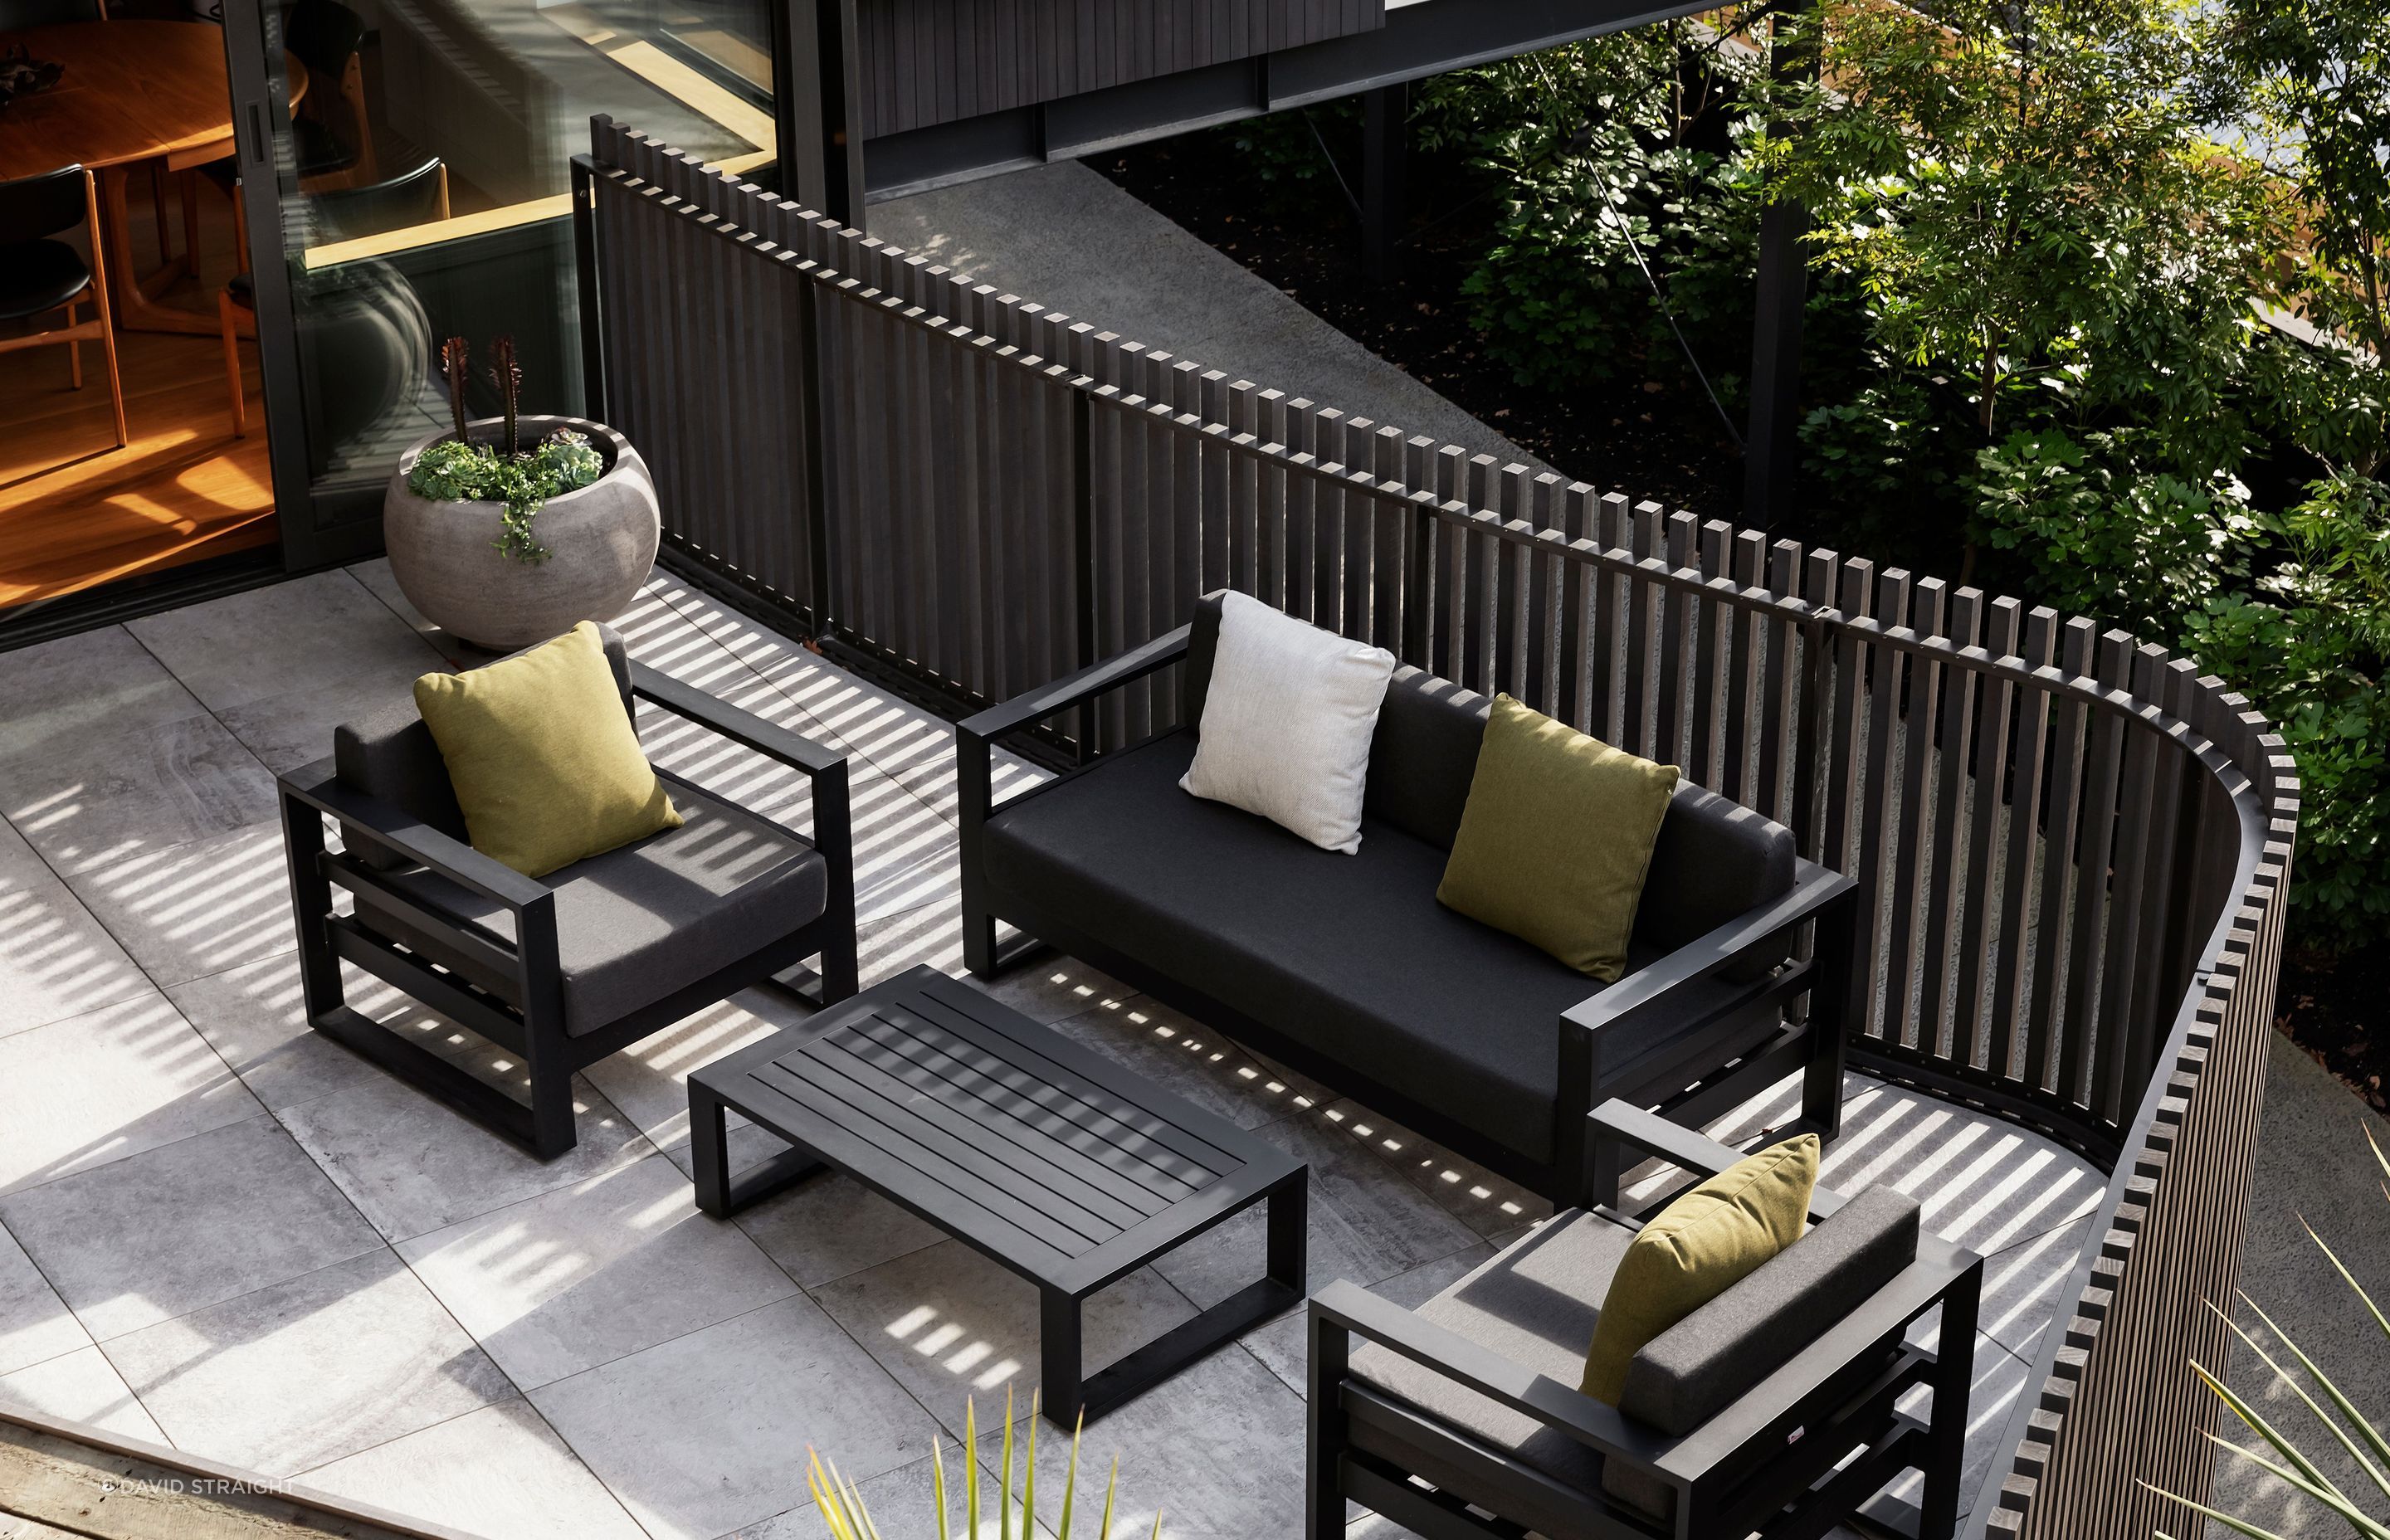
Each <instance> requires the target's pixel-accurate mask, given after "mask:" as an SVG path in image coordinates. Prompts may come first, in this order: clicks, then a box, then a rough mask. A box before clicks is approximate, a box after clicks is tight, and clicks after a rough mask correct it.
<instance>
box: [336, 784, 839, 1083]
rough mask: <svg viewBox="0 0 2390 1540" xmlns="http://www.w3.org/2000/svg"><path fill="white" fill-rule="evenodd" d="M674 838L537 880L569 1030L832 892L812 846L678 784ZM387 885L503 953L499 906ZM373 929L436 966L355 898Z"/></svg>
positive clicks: (365, 899)
mask: <svg viewBox="0 0 2390 1540" xmlns="http://www.w3.org/2000/svg"><path fill="white" fill-rule="evenodd" d="M671 784H672V795H673V802H674V805H675V806H676V807H678V808H679V809H680V811H681V815H682V816H683V818H684V819H686V822H684V823H683V824H682V825H681V827H680V828H675V829H666V830H665V831H664V832H662V833H661V834H657V835H653V836H650V837H649V838H648V839H645V840H642V841H638V842H636V844H630V845H625V846H623V848H622V849H620V850H611V851H608V852H607V853H604V854H603V855H595V856H592V857H590V858H589V859H588V860H586V861H578V862H575V863H574V864H573V865H572V866H567V867H565V868H563V869H562V870H561V871H557V872H551V873H549V874H548V875H547V876H546V877H545V878H541V879H538V880H539V881H541V882H543V883H545V884H546V886H547V887H549V888H552V889H554V890H555V892H556V933H557V956H558V961H559V966H560V968H561V970H562V973H563V982H564V1023H565V1031H566V1032H567V1033H572V1034H574V1035H576V1036H577V1035H579V1034H581V1033H586V1032H590V1031H594V1030H595V1029H597V1028H598V1027H601V1026H604V1025H606V1024H607V1023H609V1022H610V1021H614V1020H620V1019H621V1018H622V1017H623V1016H624V1015H626V1014H628V1013H629V1012H631V1011H634V1010H636V1009H638V1008H639V1007H642V1006H646V1005H650V1004H652V1003H654V1002H655V1001H657V1000H660V999H662V998H663V997H664V996H665V995H670V994H672V993H673V992H674V991H675V990H677V989H680V988H682V987H684V986H686V985H687V984H691V983H694V982H697V981H698V980H700V979H702V978H704V977H705V976H706V975H708V974H710V973H713V972H714V971H715V970H717V969H722V968H726V967H728V966H729V965H730V964H731V963H734V962H736V961H738V960H739V958H741V957H743V956H747V955H748V954H749V953H752V952H753V951H755V950H757V949H758V948H760V947H763V946H765V945H768V944H769V943H772V942H775V941H777V940H779V939H780V938H781V937H783V936H786V935H788V934H789V933H790V932H791V931H793V930H797V929H798V928H799V927H801V926H803V925H805V924H806V923H808V922H810V921H812V920H814V919H816V918H819V917H820V915H821V914H822V911H823V909H824V908H825V907H826V905H827V904H828V900H829V867H828V866H827V865H826V864H825V863H824V862H823V860H822V858H821V856H820V855H819V854H818V853H816V852H815V850H814V849H813V847H812V846H811V845H809V844H807V843H805V842H804V841H800V840H795V839H792V838H790V836H788V835H787V834H785V833H783V832H781V831H780V830H778V829H777V828H773V827H771V826H770V825H768V824H766V823H764V822H762V821H761V820H759V819H756V818H753V817H751V816H749V815H746V814H744V813H741V812H740V811H739V810H738V809H737V808H735V807H733V806H731V805H729V804H728V803H726V802H721V801H718V800H717V799H715V798H713V797H711V796H708V795H706V794H705V793H704V792H702V791H700V790H698V789H696V788H694V787H692V786H690V785H689V784H688V783H687V782H686V781H682V780H679V779H677V778H675V779H673V780H672V783H671ZM390 880H391V881H392V883H393V884H395V885H396V886H397V887H398V888H399V889H400V890H401V891H403V892H406V893H407V894H408V895H409V896H411V897H415V898H419V899H424V900H429V901H430V902H431V903H434V904H437V905H440V906H442V907H443V908H445V909H447V910H449V911H450V912H451V913H453V914H456V915H461V916H463V917H464V918H467V919H468V920H469V921H471V922H473V923H474V924H476V925H478V926H479V927H480V928H481V929H482V930H483V931H485V932H486V933H487V934H488V935H489V936H490V937H491V938H493V939H496V940H499V941H503V942H505V943H508V944H509V945H511V944H512V943H513V941H514V919H513V917H512V916H511V915H509V914H508V912H507V911H506V910H505V909H504V908H503V907H501V906H500V905H495V904H493V903H491V902H490V901H489V900H487V899H484V898H482V897H481V896H480V895H478V894H476V893H473V892H470V891H469V890H468V889H465V888H463V887H460V886H458V885H457V884H456V883H455V882H452V881H450V880H449V879H446V878H444V877H441V876H439V875H438V874H436V873H434V872H430V871H427V870H425V869H423V868H421V867H415V868H412V869H409V870H404V871H400V872H397V873H394V874H392V877H391V879H390ZM356 900H357V905H358V909H359V911H360V913H361V915H363V917H364V918H366V922H367V923H368V924H370V925H371V926H372V927H373V928H374V929H376V930H381V931H383V932H384V933H386V934H390V935H392V937H393V938H394V939H396V940H398V941H401V942H405V943H410V944H414V945H418V946H420V947H422V948H423V949H425V950H427V951H429V952H430V953H431V955H432V956H441V949H440V946H439V940H438V938H437V937H436V936H424V935H422V934H421V933H420V932H418V930H416V928H415V927H414V926H413V925H412V924H410V923H409V922H408V921H406V920H405V918H404V917H402V916H399V915H397V914H395V913H394V912H392V911H391V910H390V909H388V908H387V907H386V906H384V905H379V904H377V903H375V901H374V895H373V893H372V892H370V890H362V889H361V890H360V891H359V892H357V895H356ZM441 960H443V961H452V960H453V961H455V962H456V964H457V966H458V967H459V970H460V971H463V972H465V973H466V974H467V976H468V977H472V978H475V982H481V983H483V984H484V985H490V984H493V983H495V982H498V981H494V980H492V979H490V978H489V977H487V976H486V975H485V974H483V975H482V976H479V977H476V974H477V972H478V971H479V970H478V969H476V968H475V967H474V966H473V964H472V963H471V961H470V959H469V956H459V957H458V958H456V959H451V958H448V957H442V959H441Z"/></svg>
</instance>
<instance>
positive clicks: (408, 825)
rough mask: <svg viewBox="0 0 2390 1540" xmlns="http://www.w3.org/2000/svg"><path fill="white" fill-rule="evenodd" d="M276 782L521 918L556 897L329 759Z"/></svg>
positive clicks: (289, 794) (290, 795) (294, 798)
mask: <svg viewBox="0 0 2390 1540" xmlns="http://www.w3.org/2000/svg"><path fill="white" fill-rule="evenodd" d="M275 783H276V786H278V787H279V788H280V789H281V792H282V795H283V797H284V798H285V799H286V800H288V801H290V802H298V803H300V804H302V806H306V807H311V808H313V809H315V811H316V812H317V813H320V814H328V815H330V816H332V817H334V818H336V819H338V820H340V821H341V823H343V824H353V825H355V826H357V827H358V828H363V829H366V830H367V831H369V832H370V833H371V834H372V835H373V837H374V838H375V839H376V840H379V841H381V842H382V843H383V844H385V845H388V846H389V847H390V848H391V849H392V850H394V851H396V852H398V853H400V854H401V855H404V856H405V857H406V858H407V859H409V860H411V861H414V862H417V863H418V864H419V865H422V866H428V867H430V869H431V870H433V871H435V872H438V873H439V874H440V875H441V876H443V877H444V878H446V879H449V880H450V881H452V882H454V883H456V884H457V885H458V886H460V887H463V888H466V889H469V890H470V891H471V892H476V893H479V894H481V895H482V897H483V898H486V899H488V900H490V902H492V903H493V904H500V905H505V906H506V907H507V909H508V910H509V911H510V912H511V913H513V914H514V915H515V916H516V917H517V918H520V917H521V915H522V914H523V913H524V912H525V911H526V910H530V909H536V908H541V907H544V906H546V905H552V904H553V903H554V902H555V897H556V895H555V893H554V892H551V891H550V890H549V889H548V888H547V886H546V884H544V883H540V882H535V881H533V880H532V879H530V878H528V877H525V876H524V875H523V874H522V873H520V872H519V871H517V870H515V869H514V868H513V867H512V866H508V865H506V863H504V862H502V861H499V860H497V859H495V857H492V856H488V855H484V854H482V853H481V852H480V851H477V850H475V849H474V848H473V847H472V846H470V845H469V844H467V843H465V841H462V840H459V839H457V838H456V836H454V835H451V834H443V833H442V832H441V831H440V830H439V829H436V828H432V827H431V826H430V824H427V823H425V822H424V821H423V820H422V819H420V818H418V817H417V816H415V815H413V814H411V813H408V812H406V811H405V810H404V809H402V808H400V807H398V806H396V805H394V804H392V803H391V802H384V801H382V800H381V799H380V798H379V797H373V796H368V795H366V793H365V792H362V791H359V790H358V789H355V788H354V787H352V786H349V785H347V784H345V783H343V782H342V781H341V778H340V775H339V773H338V772H336V771H335V770H334V769H333V768H332V762H331V761H330V760H328V759H321V760H317V761H316V762H315V764H310V765H307V766H306V767H304V768H303V769H299V770H293V771H290V772H289V773H287V774H285V775H281V776H276V777H275ZM460 923H461V921H460Z"/></svg>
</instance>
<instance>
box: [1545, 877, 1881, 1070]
mask: <svg viewBox="0 0 2390 1540" xmlns="http://www.w3.org/2000/svg"><path fill="white" fill-rule="evenodd" d="M1857 897H1858V883H1857V881H1856V880H1854V879H1851V878H1849V877H1845V876H1844V875H1843V874H1842V873H1840V872H1836V871H1831V870H1829V869H1828V868H1826V867H1824V866H1818V864H1817V863H1816V862H1814V861H1797V862H1796V863H1795V865H1794V868H1793V877H1792V887H1791V888H1790V889H1788V890H1787V891H1786V892H1784V894H1783V896H1781V897H1780V898H1777V899H1774V900H1772V901H1770V902H1769V903H1767V904H1763V905H1759V906H1758V907H1757V908H1755V909H1751V910H1749V911H1747V912H1745V913H1743V914H1741V915H1738V916H1736V917H1735V918H1732V919H1730V920H1728V921H1727V922H1726V923H1725V924H1724V925H1721V926H1719V927H1718V928H1717V929H1716V930H1712V931H1711V932H1710V933H1709V934H1707V935H1705V936H1703V937H1701V938H1700V939H1699V940H1697V941H1694V942H1692V943H1689V944H1687V945H1684V946H1680V947H1678V948H1677V950H1676V951H1674V952H1671V953H1669V954H1668V955H1667V956H1664V957H1663V958H1661V959H1660V960H1659V961H1657V962H1655V963H1653V964H1651V966H1650V967H1649V968H1639V969H1636V970H1635V971H1634V972H1632V973H1629V974H1627V975H1626V976H1625V978H1623V979H1621V980H1619V981H1618V982H1616V983H1614V984H1612V985H1611V986H1610V987H1609V988H1608V989H1605V990H1603V991H1601V993H1600V994H1599V995H1593V996H1591V997H1590V998H1588V999H1587V1000H1586V1001H1584V1002H1583V1003H1582V1004H1579V1005H1577V1006H1575V1007H1572V1008H1571V1009H1570V1010H1569V1011H1568V1013H1567V1015H1568V1020H1571V1021H1574V1022H1576V1023H1578V1024H1579V1025H1581V1026H1583V1027H1585V1028H1587V1030H1588V1031H1593V1032H1599V1031H1600V1030H1601V1029H1602V1028H1603V1027H1606V1026H1608V1025H1609V1024H1610V1023H1612V1022H1613V1021H1616V1020H1620V1019H1622V1018H1624V1017H1627V1016H1632V1015H1637V1014H1639V1013H1641V1012H1643V1011H1646V1010H1649V1009H1651V1007H1653V1006H1654V1005H1656V1004H1658V1003H1660V1002H1662V1001H1664V1000H1665V999H1666V998H1667V997H1668V995H1669V993H1670V992H1671V991H1673V990H1676V989H1677V988H1679V987H1680V986H1682V985H1685V984H1688V983H1690V982H1693V981H1695V980H1699V979H1705V978H1708V977H1709V976H1710V975H1712V974H1714V973H1716V972H1718V971H1719V970H1720V969H1725V968H1728V967H1730V966H1732V965H1733V964H1734V963H1735V962H1737V961H1738V960H1740V959H1741V958H1743V957H1747V956H1750V955H1751V954H1753V953H1754V952H1756V951H1758V950H1759V949H1760V948H1761V947H1763V946H1766V945H1767V943H1770V942H1772V941H1774V940H1775V939H1776V938H1777V937H1778V936H1780V935H1782V934H1783V933H1784V932H1785V931H1786V930H1790V929H1792V927H1793V926H1795V925H1798V924H1800V923H1801V922H1802V921H1804V920H1805V919H1809V918H1814V917H1816V916H1818V915H1821V914H1824V913H1825V912H1827V911H1828V910H1829V909H1831V908H1832V907H1833V906H1834V905H1837V904H1844V903H1857ZM1751 987H1752V988H1754V989H1758V988H1762V987H1764V984H1754V985H1753V986H1751Z"/></svg>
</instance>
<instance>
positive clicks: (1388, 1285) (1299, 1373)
mask: <svg viewBox="0 0 2390 1540" xmlns="http://www.w3.org/2000/svg"><path fill="white" fill-rule="evenodd" d="M1499 1250H1500V1248H1499V1247H1497V1246H1496V1245H1495V1244H1494V1243H1493V1242H1492V1241H1488V1240H1481V1241H1479V1242H1478V1243H1477V1244H1475V1245H1474V1246H1471V1247H1468V1248H1466V1249H1464V1250H1462V1251H1455V1252H1454V1253H1453V1254H1452V1255H1450V1256H1448V1257H1438V1258H1437V1259H1436V1260H1435V1261H1433V1262H1430V1263H1424V1264H1420V1266H1417V1267H1414V1268H1412V1269H1411V1270H1410V1271H1409V1272H1407V1273H1397V1274H1395V1275H1394V1277H1390V1278H1385V1279H1382V1280H1381V1281H1380V1282H1378V1283H1375V1284H1373V1285H1371V1286H1370V1287H1369V1292H1370V1293H1372V1294H1375V1295H1377V1296H1379V1297H1380V1298H1381V1299H1387V1300H1392V1301H1393V1302H1394V1303H1396V1304H1399V1305H1401V1306H1402V1307H1403V1308H1405V1309H1406V1310H1416V1309H1418V1308H1419V1307H1420V1305H1423V1304H1425V1303H1427V1302H1428V1301H1430V1300H1432V1299H1433V1298H1435V1297H1436V1296H1437V1295H1438V1294H1441V1293H1443V1292H1444V1291H1445V1290H1446V1289H1449V1288H1451V1287H1452V1286H1453V1285H1454V1284H1456V1283H1458V1282H1459V1281H1460V1280H1461V1279H1462V1278H1464V1277H1468V1276H1469V1275H1470V1274H1471V1272H1474V1271H1475V1270H1476V1269H1477V1267H1478V1266H1479V1265H1480V1264H1484V1263H1486V1262H1489V1261H1491V1260H1493V1258H1494V1256H1495V1254H1496V1252H1497V1251H1499ZM1310 1333H1311V1321H1310V1317H1309V1315H1307V1314H1306V1313H1305V1312H1304V1311H1301V1310H1297V1311H1294V1312H1293V1313H1291V1314H1290V1315H1281V1316H1279V1318H1278V1319H1277V1320H1275V1321H1272V1322H1270V1323H1269V1324H1268V1325H1267V1326H1264V1327H1257V1328H1254V1329H1253V1330H1252V1331H1249V1332H1247V1333H1245V1336H1244V1344H1245V1348H1246V1350H1247V1351H1248V1352H1250V1353H1252V1354H1253V1356H1254V1357H1255V1358H1258V1359H1260V1360H1261V1362H1262V1365H1263V1367H1266V1368H1267V1369H1268V1370H1269V1371H1270V1372H1271V1373H1272V1374H1275V1375H1277V1376H1278V1377H1279V1379H1280V1380H1284V1381H1286V1384H1287V1388H1288V1389H1290V1390H1291V1391H1293V1392H1294V1393H1295V1394H1297V1395H1303V1394H1306V1393H1307V1391H1306V1387H1305V1384H1304V1372H1305V1369H1304V1367H1305V1366H1306V1365H1307V1364H1309V1363H1310V1361H1311V1338H1310Z"/></svg>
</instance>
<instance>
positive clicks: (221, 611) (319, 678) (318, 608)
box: [125, 571, 440, 752]
mask: <svg viewBox="0 0 2390 1540" xmlns="http://www.w3.org/2000/svg"><path fill="white" fill-rule="evenodd" d="M125 629H126V630H127V631H129V632H131V633H132V634H133V635H134V637H135V639H136V640H138V641H139V642H140V643H141V645H142V646H143V647H145V648H148V649H149V651H150V653H151V654H152V655H154V656H155V657H156V658H157V660H158V661H160V662H161V663H163V664H164V665H165V666H166V667H167V669H168V670H169V671H171V672H172V673H173V675H174V677H175V678H177V679H179V680H181V681H182V682H183V684H184V685H185V686H186V687H188V688H189V690H190V692H191V693H192V694H193V695H194V696H197V697H198V698H199V700H200V702H201V703H202V704H204V705H205V706H206V707H207V708H208V709H209V710H210V711H212V712H219V713H222V712H226V711H228V710H231V709H233V708H236V707H240V706H245V705H249V704H251V703H253V702H257V701H263V700H271V699H276V698H284V697H291V696H297V695H300V694H302V693H305V692H309V691H315V690H322V689H328V688H332V687H360V686H361V685H362V684H365V683H368V682H388V681H392V680H398V679H401V678H402V677H403V678H404V679H405V680H406V681H412V679H413V678H414V675H415V674H422V673H425V672H427V671H429V670H430V669H434V668H437V667H439V666H440V657H439V654H438V653H437V652H435V651H434V650H433V649H432V648H430V646H429V645H428V644H427V643H426V642H425V641H424V639H423V638H422V637H421V636H420V635H418V634H417V633H416V631H415V630H414V628H413V627H411V626H409V625H408V624H406V622H404V621H402V620H400V619H399V618H398V617H397V616H396V615H394V614H392V612H391V610H390V608H389V606H387V605H385V604H383V603H382V602H381V601H380V600H379V599H378V598H376V597H374V596H373V594H372V593H371V592H370V591H369V590H368V589H366V586H365V585H364V584H360V583H359V582H358V581H357V580H356V579H355V578H353V577H351V576H350V575H349V574H348V573H347V572H345V571H327V572H315V573H311V574H310V575H308V576H306V577H299V578H291V579H289V580H288V581H287V582H283V583H276V584H269V585H267V586H265V587H263V588H251V589H248V590H245V591H244V592H241V593H238V594H228V595H226V596H225V597H222V598H216V599H209V600H206V601H204V602H203V603H199V604H186V605H185V606H183V607H182V608H181V609H179V610H163V611H161V612H160V613H158V614H155V615H145V616H143V617H141V618H140V619H139V620H137V621H132V622H127V624H126V626H125ZM409 670H412V671H413V672H412V673H409V672H407V671H409ZM335 720H337V719H335ZM325 751H326V752H329V751H330V749H329V747H328V746H327V748H326V750H325Z"/></svg>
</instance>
